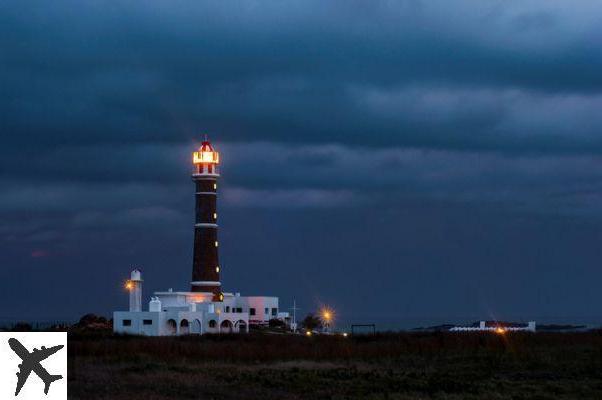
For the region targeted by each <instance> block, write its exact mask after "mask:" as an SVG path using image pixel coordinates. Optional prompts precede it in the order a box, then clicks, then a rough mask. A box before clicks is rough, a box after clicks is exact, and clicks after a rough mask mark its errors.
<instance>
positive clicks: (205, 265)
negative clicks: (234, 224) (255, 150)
mask: <svg viewBox="0 0 602 400" xmlns="http://www.w3.org/2000/svg"><path fill="white" fill-rule="evenodd" d="M192 163H193V165H194V170H193V173H192V180H193V181H194V184H195V199H196V208H195V210H196V211H195V224H194V253H193V261H192V282H191V286H192V289H191V291H193V292H211V293H213V294H214V296H213V300H214V301H222V300H223V294H222V291H221V282H220V278H219V270H220V266H219V258H218V241H217V179H218V178H219V171H218V164H219V153H218V152H216V151H215V150H214V149H213V147H212V146H211V143H209V140H207V137H206V136H205V141H203V143H202V144H201V147H200V148H199V151H195V152H194V153H193V155H192Z"/></svg>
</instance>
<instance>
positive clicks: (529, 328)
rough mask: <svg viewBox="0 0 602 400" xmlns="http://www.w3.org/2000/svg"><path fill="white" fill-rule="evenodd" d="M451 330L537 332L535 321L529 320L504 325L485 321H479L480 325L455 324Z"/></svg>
mask: <svg viewBox="0 0 602 400" xmlns="http://www.w3.org/2000/svg"><path fill="white" fill-rule="evenodd" d="M449 331H450V332H479V331H483V332H486V331H489V332H495V333H506V332H520V331H523V332H535V321H529V322H528V323H527V324H526V325H522V326H504V325H498V324H495V323H494V324H490V325H487V323H486V322H485V321H479V326H454V327H453V328H450V330H449Z"/></svg>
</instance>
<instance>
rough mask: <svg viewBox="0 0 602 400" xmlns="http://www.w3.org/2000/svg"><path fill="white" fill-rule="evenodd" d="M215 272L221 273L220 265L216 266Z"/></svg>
mask: <svg viewBox="0 0 602 400" xmlns="http://www.w3.org/2000/svg"><path fill="white" fill-rule="evenodd" d="M215 272H218V273H219V265H218V266H217V267H215Z"/></svg>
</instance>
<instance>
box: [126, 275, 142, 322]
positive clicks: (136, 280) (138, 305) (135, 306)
mask: <svg viewBox="0 0 602 400" xmlns="http://www.w3.org/2000/svg"><path fill="white" fill-rule="evenodd" d="M125 287H126V289H127V290H129V291H130V311H142V272H141V271H140V270H139V269H137V268H136V269H135V270H133V271H132V272H131V274H130V280H129V281H127V283H126V284H125Z"/></svg>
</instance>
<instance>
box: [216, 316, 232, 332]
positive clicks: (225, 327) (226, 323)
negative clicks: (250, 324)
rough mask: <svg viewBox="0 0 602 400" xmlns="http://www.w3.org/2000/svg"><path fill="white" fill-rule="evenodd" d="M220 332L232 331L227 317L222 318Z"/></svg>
mask: <svg viewBox="0 0 602 400" xmlns="http://www.w3.org/2000/svg"><path fill="white" fill-rule="evenodd" d="M219 331H220V333H232V322H231V321H228V320H227V319H225V320H223V321H222V323H221V324H220V326H219Z"/></svg>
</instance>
